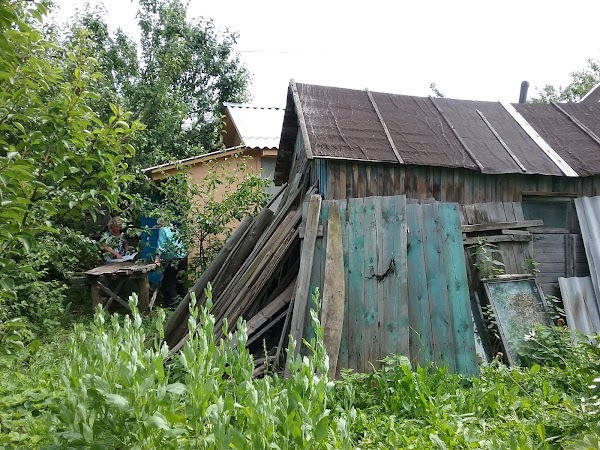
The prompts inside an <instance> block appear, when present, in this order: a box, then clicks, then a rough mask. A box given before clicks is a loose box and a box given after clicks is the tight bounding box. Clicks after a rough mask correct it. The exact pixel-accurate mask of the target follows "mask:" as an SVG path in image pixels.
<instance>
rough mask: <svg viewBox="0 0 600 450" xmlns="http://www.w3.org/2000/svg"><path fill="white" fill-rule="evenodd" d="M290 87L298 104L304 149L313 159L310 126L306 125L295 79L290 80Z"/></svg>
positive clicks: (297, 113)
mask: <svg viewBox="0 0 600 450" xmlns="http://www.w3.org/2000/svg"><path fill="white" fill-rule="evenodd" d="M290 89H291V90H292V96H293V97H294V105H295V106H296V115H297V116H298V123H299V125H300V132H301V133H302V140H303V141H304V151H305V152H306V158H307V159H313V153H312V148H311V146H310V140H309V138H308V128H307V127H306V121H305V120H304V111H303V110H302V104H301V103H300V94H298V87H297V86H296V82H295V81H294V80H291V81H290Z"/></svg>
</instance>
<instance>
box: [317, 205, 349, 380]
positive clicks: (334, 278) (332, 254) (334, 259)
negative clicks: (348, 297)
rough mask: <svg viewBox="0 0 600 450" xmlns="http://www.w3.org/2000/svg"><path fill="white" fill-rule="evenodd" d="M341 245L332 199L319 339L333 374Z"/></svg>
mask: <svg viewBox="0 0 600 450" xmlns="http://www.w3.org/2000/svg"><path fill="white" fill-rule="evenodd" d="M345 294H346V286H345V283H344V247H343V245H342V224H341V219H340V204H339V203H338V202H332V203H331V204H330V207H329V219H328V222H327V248H326V250H325V279H324V282H323V311H322V317H323V319H322V322H323V328H324V330H325V334H324V336H323V341H324V344H325V348H326V349H327V355H328V356H329V374H330V375H331V377H332V378H335V376H336V373H337V371H336V368H337V363H338V358H339V354H340V344H341V341H342V328H343V325H344V298H345Z"/></svg>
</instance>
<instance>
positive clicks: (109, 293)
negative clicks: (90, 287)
mask: <svg viewBox="0 0 600 450" xmlns="http://www.w3.org/2000/svg"><path fill="white" fill-rule="evenodd" d="M96 283H97V285H98V287H99V288H100V289H102V290H103V291H104V292H106V293H107V294H108V295H109V296H110V298H112V299H113V300H116V301H117V302H119V303H120V304H121V305H123V306H124V307H125V308H127V309H129V305H128V304H127V302H126V301H125V300H123V299H122V298H121V297H119V296H118V295H117V294H115V293H114V292H113V291H111V290H110V289H109V288H107V287H106V286H104V285H103V284H102V283H100V282H99V281H96ZM107 306H108V304H107Z"/></svg>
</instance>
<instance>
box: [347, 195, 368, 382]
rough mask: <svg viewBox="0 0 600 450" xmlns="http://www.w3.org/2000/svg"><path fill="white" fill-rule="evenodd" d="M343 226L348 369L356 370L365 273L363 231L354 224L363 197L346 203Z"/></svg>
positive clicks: (358, 220)
mask: <svg viewBox="0 0 600 450" xmlns="http://www.w3.org/2000/svg"><path fill="white" fill-rule="evenodd" d="M346 207H347V209H346V224H345V225H346V229H345V232H344V235H345V236H348V253H347V254H345V255H344V258H345V259H347V260H348V278H349V280H348V283H347V284H346V286H347V288H346V292H347V295H348V303H347V311H348V320H347V323H348V334H347V339H346V342H347V349H348V363H347V364H348V365H347V368H349V369H353V370H358V369H359V364H360V361H361V359H362V358H363V351H362V331H361V330H362V326H363V321H364V319H363V316H364V311H363V297H364V279H365V277H366V276H367V273H365V272H364V260H365V232H364V230H363V229H361V228H360V227H357V226H355V225H354V224H356V223H362V218H363V217H364V199H362V198H358V199H351V200H350V201H348V204H347V205H346Z"/></svg>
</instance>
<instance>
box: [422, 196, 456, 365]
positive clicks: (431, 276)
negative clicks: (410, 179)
mask: <svg viewBox="0 0 600 450" xmlns="http://www.w3.org/2000/svg"><path fill="white" fill-rule="evenodd" d="M421 208H422V212H423V228H424V237H425V239H424V243H425V262H426V267H425V271H426V276H427V293H428V297H429V305H430V311H431V323H432V331H433V358H434V361H435V362H436V363H437V364H438V365H440V366H442V365H443V366H448V368H449V369H450V370H452V371H454V370H455V369H456V363H455V357H454V349H455V347H454V336H453V335H452V316H451V307H450V303H449V299H448V291H447V281H446V272H445V268H444V262H443V260H442V258H441V255H442V244H443V243H442V240H441V236H440V234H441V227H440V224H439V220H438V204H437V203H433V204H428V205H421Z"/></svg>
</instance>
